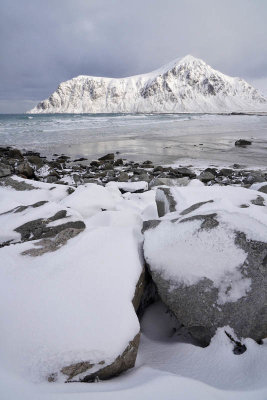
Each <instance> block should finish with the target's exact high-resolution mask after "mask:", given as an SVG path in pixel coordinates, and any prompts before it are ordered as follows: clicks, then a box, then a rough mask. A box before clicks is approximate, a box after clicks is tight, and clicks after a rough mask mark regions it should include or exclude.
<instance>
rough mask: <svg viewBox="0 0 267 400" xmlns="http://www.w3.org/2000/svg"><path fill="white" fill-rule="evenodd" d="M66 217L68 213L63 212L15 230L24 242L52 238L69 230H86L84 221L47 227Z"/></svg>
mask: <svg viewBox="0 0 267 400" xmlns="http://www.w3.org/2000/svg"><path fill="white" fill-rule="evenodd" d="M66 215H67V211H66V210H62V211H59V212H57V213H56V214H55V215H53V216H52V217H50V218H47V219H45V218H39V219H36V220H33V221H29V222H26V223H25V224H23V225H21V226H19V227H17V228H15V229H14V231H15V232H18V233H20V235H21V240H22V241H23V242H24V241H28V240H37V239H43V238H51V237H54V236H56V235H57V234H58V233H59V232H61V231H63V230H65V229H68V228H73V229H78V230H83V229H84V228H85V224H84V222H82V221H71V222H66V223H63V224H60V225H56V226H47V225H48V224H49V223H50V222H53V221H57V220H59V219H64V218H66Z"/></svg>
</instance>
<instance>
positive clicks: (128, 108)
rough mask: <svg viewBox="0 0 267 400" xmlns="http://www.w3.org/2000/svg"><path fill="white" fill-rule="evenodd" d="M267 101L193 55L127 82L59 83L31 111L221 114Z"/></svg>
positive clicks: (258, 106)
mask: <svg viewBox="0 0 267 400" xmlns="http://www.w3.org/2000/svg"><path fill="white" fill-rule="evenodd" d="M266 105H267V100H266V99H265V98H264V97H263V96H261V95H260V94H259V93H258V91H257V90H256V89H254V88H253V87H252V86H251V85H249V84H248V83H247V82H245V81H244V80H242V79H234V78H231V77H229V76H227V75H224V74H222V73H221V72H218V71H216V70H214V69H213V68H211V67H210V66H209V65H208V64H206V63H205V62H204V61H203V60H201V59H199V58H196V57H194V56H192V55H187V56H185V57H183V58H178V59H175V60H173V61H171V62H170V63H168V64H166V65H164V66H163V67H161V68H160V69H157V70H155V71H153V72H151V73H148V74H143V75H136V76H131V77H128V78H121V79H115V78H99V77H92V76H79V77H78V78H77V77H76V78H73V79H71V80H69V81H66V82H63V83H61V84H60V86H59V88H58V90H56V91H55V92H54V93H53V94H52V95H51V96H50V97H49V99H47V100H44V101H42V102H41V103H39V104H38V105H37V106H36V107H35V108H34V109H33V110H31V111H30V112H32V113H136V112H143V113H147V112H149V113H150V112H155V113H171V112H173V113H182V112H189V113H194V112H196V113H201V112H202V113H218V112H219V113H223V112H233V111H235V112H236V111H239V112H246V111H266V109H267V107H266Z"/></svg>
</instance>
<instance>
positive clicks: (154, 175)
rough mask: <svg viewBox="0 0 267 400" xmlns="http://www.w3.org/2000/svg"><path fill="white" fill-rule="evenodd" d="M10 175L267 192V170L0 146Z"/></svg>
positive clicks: (2, 172) (0, 166)
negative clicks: (252, 188) (76, 156)
mask: <svg viewBox="0 0 267 400" xmlns="http://www.w3.org/2000/svg"><path fill="white" fill-rule="evenodd" d="M13 174H16V175H18V176H20V177H22V178H27V179H33V180H36V181H41V182H46V183H55V184H62V185H71V186H74V187H77V186H79V185H83V184H86V183H95V184H98V185H103V186H104V185H105V184H107V183H108V182H119V183H121V187H122V186H123V183H126V182H146V183H147V184H148V188H152V187H156V186H159V185H167V186H172V185H179V186H185V185H186V184H187V183H188V182H189V181H190V180H192V179H195V178H197V179H199V180H200V181H201V182H203V183H204V184H207V185H214V184H219V185H223V186H226V185H239V186H242V187H246V188H248V187H250V186H251V185H252V184H255V183H257V184H262V185H261V186H262V188H261V189H260V191H263V192H264V193H266V192H267V168H266V170H262V169H261V170H255V169H253V170H251V169H249V168H246V167H244V166H241V165H238V164H233V165H232V166H230V167H227V168H218V167H213V166H212V167H211V166H209V167H207V168H202V169H200V170H199V169H198V171H196V170H195V168H194V166H193V165H190V166H186V167H185V166H179V167H173V166H165V165H154V164H153V162H152V161H150V160H147V161H144V162H142V163H138V162H133V161H128V160H125V159H122V158H120V157H119V154H117V153H115V154H114V153H110V154H106V155H104V156H102V157H100V158H99V159H97V160H93V161H91V162H89V161H88V160H87V159H85V158H79V159H76V160H71V159H70V157H69V156H66V155H64V154H61V155H58V154H54V156H53V159H52V160H49V159H47V158H46V157H45V156H41V155H40V153H38V152H33V151H26V152H22V151H20V150H18V149H16V148H12V147H0V178H2V177H7V176H10V175H13ZM265 182H266V185H264V183H265ZM122 190H123V189H122ZM137 190H138V189H137ZM139 190H142V189H139Z"/></svg>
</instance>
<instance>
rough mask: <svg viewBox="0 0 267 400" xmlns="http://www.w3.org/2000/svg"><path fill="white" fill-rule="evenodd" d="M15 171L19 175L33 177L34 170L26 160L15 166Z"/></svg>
mask: <svg viewBox="0 0 267 400" xmlns="http://www.w3.org/2000/svg"><path fill="white" fill-rule="evenodd" d="M16 172H17V174H19V175H23V176H26V178H33V177H34V170H33V168H32V167H31V166H30V164H29V163H28V162H26V161H25V162H23V163H22V164H19V165H18V166H17V168H16Z"/></svg>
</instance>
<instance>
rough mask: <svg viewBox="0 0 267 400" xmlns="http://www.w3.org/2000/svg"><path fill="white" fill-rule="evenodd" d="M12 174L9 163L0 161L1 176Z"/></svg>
mask: <svg viewBox="0 0 267 400" xmlns="http://www.w3.org/2000/svg"><path fill="white" fill-rule="evenodd" d="M9 175H11V169H10V167H9V166H8V165H6V164H3V163H0V178H3V177H5V176H9Z"/></svg>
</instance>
